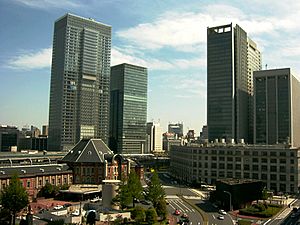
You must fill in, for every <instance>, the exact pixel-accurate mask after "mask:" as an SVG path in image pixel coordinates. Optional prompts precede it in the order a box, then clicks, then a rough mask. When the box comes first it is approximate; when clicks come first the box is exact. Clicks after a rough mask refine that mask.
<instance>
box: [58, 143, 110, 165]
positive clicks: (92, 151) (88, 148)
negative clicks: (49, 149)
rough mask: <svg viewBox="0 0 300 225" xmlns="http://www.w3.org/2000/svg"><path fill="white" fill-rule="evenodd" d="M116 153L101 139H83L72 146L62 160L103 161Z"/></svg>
mask: <svg viewBox="0 0 300 225" xmlns="http://www.w3.org/2000/svg"><path fill="white" fill-rule="evenodd" d="M113 154H114V153H113V152H112V151H111V150H110V149H109V148H108V147H107V145H106V144H105V143H104V142H103V141H102V140H101V139H82V140H80V141H79V142H78V143H77V144H76V145H75V146H74V148H72V149H71V150H70V151H69V152H68V153H67V155H65V157H63V159H62V160H61V161H62V162H80V163H89V162H91V163H103V162H104V161H105V160H106V158H107V156H110V155H111V156H112V155H113Z"/></svg>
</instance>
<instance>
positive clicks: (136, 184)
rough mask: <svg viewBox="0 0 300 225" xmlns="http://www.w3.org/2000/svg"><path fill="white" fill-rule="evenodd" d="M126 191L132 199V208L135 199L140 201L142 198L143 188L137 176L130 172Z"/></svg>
mask: <svg viewBox="0 0 300 225" xmlns="http://www.w3.org/2000/svg"><path fill="white" fill-rule="evenodd" d="M127 186H128V190H129V193H130V195H131V198H132V202H133V207H134V203H135V200H136V199H141V198H142V197H143V195H142V192H143V186H142V184H141V181H140V179H139V177H138V175H137V174H136V173H135V172H131V173H130V174H129V177H128V182H127Z"/></svg>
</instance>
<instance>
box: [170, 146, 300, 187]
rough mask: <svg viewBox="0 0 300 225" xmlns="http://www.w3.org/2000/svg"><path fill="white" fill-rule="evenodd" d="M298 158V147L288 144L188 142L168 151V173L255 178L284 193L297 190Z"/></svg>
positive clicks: (211, 180)
mask: <svg viewBox="0 0 300 225" xmlns="http://www.w3.org/2000/svg"><path fill="white" fill-rule="evenodd" d="M299 160H300V148H296V147H290V145H245V144H226V143H215V144H207V145H206V146H204V145H199V144H190V145H188V146H172V148H171V151H170V161H171V173H172V174H173V176H175V177H176V178H178V179H179V180H182V181H184V182H188V183H207V184H215V183H216V181H217V180H219V179H224V178H236V179H256V180H261V181H263V182H264V183H265V185H266V188H267V189H269V190H273V191H275V192H279V191H280V192H284V193H297V192H298V188H299V185H300V175H299V163H300V161H299Z"/></svg>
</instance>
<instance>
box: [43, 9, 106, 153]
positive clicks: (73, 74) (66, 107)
mask: <svg viewBox="0 0 300 225" xmlns="http://www.w3.org/2000/svg"><path fill="white" fill-rule="evenodd" d="M110 52H111V27H110V26H108V25H105V24H102V23H99V22H97V21H95V20H93V19H87V18H83V17H80V16H76V15H72V14H66V15H64V16H63V17H61V18H59V19H58V20H57V21H56V22H55V25H54V37H53V53H52V68H51V88H50V110H49V140H48V150H66V149H70V148H72V147H73V146H74V145H75V144H76V143H77V142H78V141H79V140H80V139H81V138H101V139H102V140H103V141H104V142H105V143H108V131H109V94H110V92H109V82H110V81H109V79H110Z"/></svg>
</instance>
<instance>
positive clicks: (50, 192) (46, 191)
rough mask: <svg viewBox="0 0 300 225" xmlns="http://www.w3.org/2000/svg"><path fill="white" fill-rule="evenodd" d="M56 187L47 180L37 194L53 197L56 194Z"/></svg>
mask: <svg viewBox="0 0 300 225" xmlns="http://www.w3.org/2000/svg"><path fill="white" fill-rule="evenodd" d="M58 189H59V188H58V187H57V186H55V185H52V184H50V183H49V182H47V183H46V184H45V186H44V187H42V189H41V190H40V192H39V195H40V196H42V197H45V198H53V197H55V196H56V195H57V194H58Z"/></svg>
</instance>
